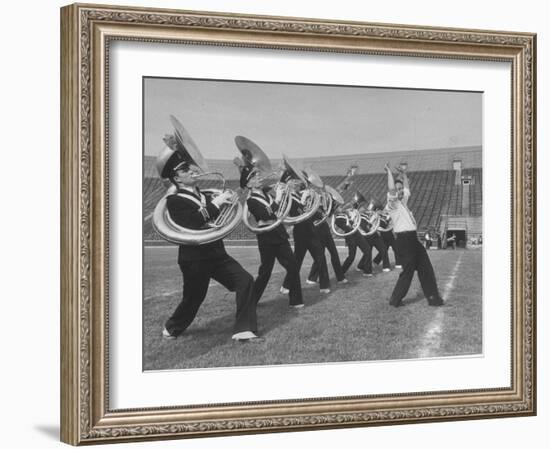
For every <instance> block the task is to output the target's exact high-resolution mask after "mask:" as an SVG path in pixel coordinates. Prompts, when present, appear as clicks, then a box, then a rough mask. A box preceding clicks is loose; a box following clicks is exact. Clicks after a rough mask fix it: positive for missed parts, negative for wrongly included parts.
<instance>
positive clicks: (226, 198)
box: [212, 190, 233, 209]
mask: <svg viewBox="0 0 550 449" xmlns="http://www.w3.org/2000/svg"><path fill="white" fill-rule="evenodd" d="M232 197H233V193H231V192H230V191H228V190H226V191H225V192H222V193H220V194H219V195H218V196H217V197H216V198H214V199H213V200H212V204H214V205H215V206H216V207H217V208H218V209H219V208H220V207H221V206H222V205H223V204H226V203H230V202H231V198H232Z"/></svg>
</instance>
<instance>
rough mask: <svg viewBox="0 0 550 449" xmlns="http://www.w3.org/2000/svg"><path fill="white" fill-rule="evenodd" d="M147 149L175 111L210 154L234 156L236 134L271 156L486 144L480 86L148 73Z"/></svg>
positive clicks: (158, 145) (156, 146)
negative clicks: (429, 87) (411, 86)
mask: <svg viewBox="0 0 550 449" xmlns="http://www.w3.org/2000/svg"><path fill="white" fill-rule="evenodd" d="M144 107H145V111H144V113H145V154H147V155H155V156H156V155H157V154H158V153H159V151H160V150H161V149H162V147H163V142H162V137H163V136H164V134H167V133H170V132H172V129H171V125H170V121H169V116H170V115H171V114H172V115H174V116H176V117H177V118H178V119H179V120H180V122H182V124H183V125H184V126H185V128H186V129H187V131H188V132H189V134H190V135H191V137H192V138H193V140H195V142H196V143H197V145H198V147H199V149H200V150H201V152H202V154H203V156H204V157H205V158H207V159H214V158H215V159H233V157H235V156H237V155H238V151H237V148H236V146H235V143H234V138H235V136H237V135H243V136H246V137H248V138H250V139H252V140H253V141H254V142H256V143H257V144H258V145H259V146H260V147H261V148H262V149H263V150H264V151H265V152H266V153H267V155H268V156H269V157H272V158H275V157H280V156H281V153H285V154H287V155H288V156H289V157H291V158H292V157H312V156H336V155H339V154H357V153H377V152H386V151H402V150H416V149H418V150H422V149H430V148H447V147H459V146H470V145H481V142H482V94H481V93H472V92H449V91H426V90H406V89H391V88H384V89H381V88H368V87H341V86H337V87H336V86H320V85H313V86H312V85H302V84H280V83H277V84H273V83H250V82H228V81H202V80H180V79H156V78H147V79H146V80H145V83H144Z"/></svg>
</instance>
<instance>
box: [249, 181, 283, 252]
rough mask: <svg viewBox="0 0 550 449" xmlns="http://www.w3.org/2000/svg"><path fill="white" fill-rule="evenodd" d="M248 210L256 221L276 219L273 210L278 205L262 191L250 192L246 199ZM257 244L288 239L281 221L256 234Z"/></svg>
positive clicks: (277, 242) (267, 243)
mask: <svg viewBox="0 0 550 449" xmlns="http://www.w3.org/2000/svg"><path fill="white" fill-rule="evenodd" d="M246 204H247V206H248V210H249V211H250V213H251V214H252V215H253V217H254V219H255V220H256V222H258V223H260V222H262V221H263V222H268V221H269V222H270V221H275V220H277V216H276V215H275V212H277V210H278V208H279V205H278V204H277V203H276V202H275V201H274V200H273V198H271V196H270V195H268V194H265V193H263V192H252V193H251V194H250V196H249V197H248V199H247V200H246ZM256 236H257V238H258V244H259V245H279V244H281V243H285V242H287V241H288V233H287V232H286V229H285V227H284V225H283V224H282V223H281V224H279V226H277V227H276V228H275V229H272V230H271V231H267V232H260V233H258V234H256Z"/></svg>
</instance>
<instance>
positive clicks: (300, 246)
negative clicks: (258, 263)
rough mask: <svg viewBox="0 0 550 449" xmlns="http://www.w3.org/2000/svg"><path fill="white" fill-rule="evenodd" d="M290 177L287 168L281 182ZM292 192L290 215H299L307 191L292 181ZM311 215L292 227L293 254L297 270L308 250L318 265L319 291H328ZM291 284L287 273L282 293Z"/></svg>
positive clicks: (326, 275) (285, 291)
mask: <svg viewBox="0 0 550 449" xmlns="http://www.w3.org/2000/svg"><path fill="white" fill-rule="evenodd" d="M291 178H292V175H291V173H290V172H289V171H288V170H287V171H285V173H283V176H282V178H281V182H286V181H288V180H290V179H291ZM292 186H293V189H294V192H292V195H291V197H292V206H291V209H290V216H296V215H301V214H302V213H303V211H304V204H305V201H306V199H307V195H308V191H307V190H306V185H305V184H303V183H300V182H294V183H292ZM313 228H314V226H313V217H310V218H308V219H307V220H304V221H302V222H300V223H296V224H295V225H294V228H293V229H292V235H293V237H294V256H295V257H296V262H297V264H298V270H300V268H301V267H302V263H303V261H304V257H305V255H306V251H309V253H310V254H311V257H312V258H313V261H314V263H317V266H318V267H319V288H320V290H319V291H320V292H321V293H330V280H329V277H328V269H327V261H326V259H325V254H324V251H323V248H322V246H321V242H320V241H319V237H318V235H317V234H316V233H315V231H314V229H313ZM290 285H291V278H289V276H288V275H287V276H286V277H285V280H284V282H283V286H282V287H281V292H282V293H287V292H288V291H289V288H290Z"/></svg>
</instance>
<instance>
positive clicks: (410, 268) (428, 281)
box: [385, 164, 444, 307]
mask: <svg viewBox="0 0 550 449" xmlns="http://www.w3.org/2000/svg"><path fill="white" fill-rule="evenodd" d="M385 170H386V172H387V174H388V205H387V208H388V212H389V214H390V217H391V219H392V221H393V229H394V231H395V234H396V235H397V239H396V243H397V250H398V252H399V258H400V261H401V263H402V264H403V271H401V273H400V274H399V278H398V279H397V283H396V284H395V287H394V289H393V292H392V294H391V298H390V305H392V306H394V307H399V306H401V305H402V300H403V298H404V297H405V296H406V295H407V292H408V291H409V288H410V286H411V281H412V278H413V276H414V272H415V271H416V272H417V274H418V279H419V280H420V285H421V287H422V291H423V293H424V296H425V297H426V299H427V300H428V304H429V305H430V306H442V305H443V304H444V301H443V299H442V298H441V296H440V294H439V290H438V288H437V281H436V278H435V273H434V269H433V266H432V263H431V261H430V257H429V256H428V253H427V251H426V248H425V247H424V245H422V243H420V240H418V234H417V227H416V220H415V219H414V216H413V214H412V212H411V210H410V209H409V208H408V202H409V197H410V196H411V192H410V189H409V180H408V177H407V173H406V172H405V170H401V179H398V180H394V178H393V173H392V171H391V169H390V167H389V165H388V164H386V166H385Z"/></svg>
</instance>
